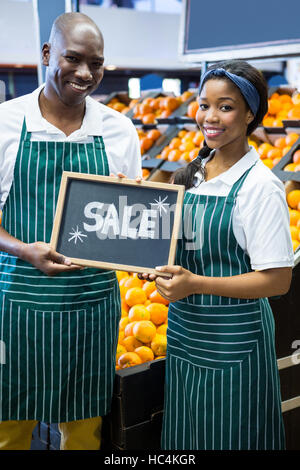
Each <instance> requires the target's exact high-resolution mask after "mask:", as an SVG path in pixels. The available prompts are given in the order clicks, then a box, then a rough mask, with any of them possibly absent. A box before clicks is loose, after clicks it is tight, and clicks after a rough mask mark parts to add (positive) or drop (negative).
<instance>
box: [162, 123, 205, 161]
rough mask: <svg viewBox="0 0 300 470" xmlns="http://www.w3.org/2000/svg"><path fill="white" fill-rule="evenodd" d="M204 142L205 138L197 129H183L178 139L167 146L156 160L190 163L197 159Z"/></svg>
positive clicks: (173, 139)
mask: <svg viewBox="0 0 300 470" xmlns="http://www.w3.org/2000/svg"><path fill="white" fill-rule="evenodd" d="M203 141H204V136H203V134H202V132H201V131H199V130H198V129H197V128H196V127H195V130H188V129H186V128H183V129H181V130H179V132H178V134H177V136H176V137H174V138H172V139H171V141H170V142H169V143H168V145H166V146H165V147H164V148H163V150H162V152H161V153H160V154H158V155H156V158H159V159H162V160H168V161H169V162H177V161H182V162H183V163H188V162H190V161H192V160H193V159H194V158H196V157H197V155H198V153H199V150H200V149H201V147H202V145H203Z"/></svg>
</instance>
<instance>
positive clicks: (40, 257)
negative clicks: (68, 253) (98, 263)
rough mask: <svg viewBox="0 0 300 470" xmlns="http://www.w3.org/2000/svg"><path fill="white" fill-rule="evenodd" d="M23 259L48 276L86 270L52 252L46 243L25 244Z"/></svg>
mask: <svg viewBox="0 0 300 470" xmlns="http://www.w3.org/2000/svg"><path fill="white" fill-rule="evenodd" d="M22 259H23V260H24V261H27V262H28V263H30V264H32V265H33V266H35V267H36V268H37V269H39V270H40V271H42V272H43V273H44V274H47V275H48V276H55V275H56V274H60V273H63V272H68V271H75V270H77V269H84V268H83V267H82V266H78V265H77V264H72V263H71V261H70V260H69V259H68V258H65V257H64V256H63V255H61V254H60V253H57V251H54V250H52V248H51V247H50V245H48V244H47V243H44V242H35V243H29V244H24V246H23V249H22Z"/></svg>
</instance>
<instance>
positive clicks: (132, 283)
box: [124, 276, 143, 289]
mask: <svg viewBox="0 0 300 470" xmlns="http://www.w3.org/2000/svg"><path fill="white" fill-rule="evenodd" d="M124 286H125V287H128V289H130V288H131V287H143V281H142V280H141V279H139V278H138V277H136V276H130V277H129V279H125V281H124Z"/></svg>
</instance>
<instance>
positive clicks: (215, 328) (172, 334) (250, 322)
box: [167, 301, 262, 369]
mask: <svg viewBox="0 0 300 470" xmlns="http://www.w3.org/2000/svg"><path fill="white" fill-rule="evenodd" d="M261 335H262V322H261V309H260V303H259V301H254V302H251V303H247V304H238V305H234V306H232V305H231V306H230V305H229V306H224V305H220V306H217V305H213V306H205V307H203V306H196V305H190V304H187V303H184V302H176V303H174V304H170V306H169V314H168V332H167V337H168V351H169V353H171V354H174V355H176V356H178V357H181V358H184V359H186V360H188V361H189V362H191V363H192V364H194V365H197V366H201V367H208V368H214V369H215V368H217V369H224V368H228V367H233V366H235V365H238V364H240V363H241V362H243V361H244V360H245V359H247V358H248V356H249V355H250V354H251V353H252V352H253V350H254V349H255V347H256V345H257V343H258V341H259V339H260V337H261Z"/></svg>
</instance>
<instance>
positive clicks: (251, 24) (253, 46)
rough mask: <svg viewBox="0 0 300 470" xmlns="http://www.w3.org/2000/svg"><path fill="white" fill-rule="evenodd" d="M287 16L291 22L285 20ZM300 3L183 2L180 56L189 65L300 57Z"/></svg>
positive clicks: (290, 0) (287, 0)
mask: <svg viewBox="0 0 300 470" xmlns="http://www.w3.org/2000/svg"><path fill="white" fill-rule="evenodd" d="M285 15H288V19H286V20H283V18H284V17H285ZM299 17H300V1H296V0H285V1H284V2H282V1H281V0H264V1H261V0H251V2H237V0H226V2H221V1H218V2H203V1H201V0H184V5H183V14H182V17H181V26H180V45H179V47H180V55H181V59H182V60H185V61H187V62H194V63H195V62H201V61H204V62H217V61H219V60H227V59H259V58H270V57H274V58H276V57H291V56H299V54H300V28H299Z"/></svg>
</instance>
